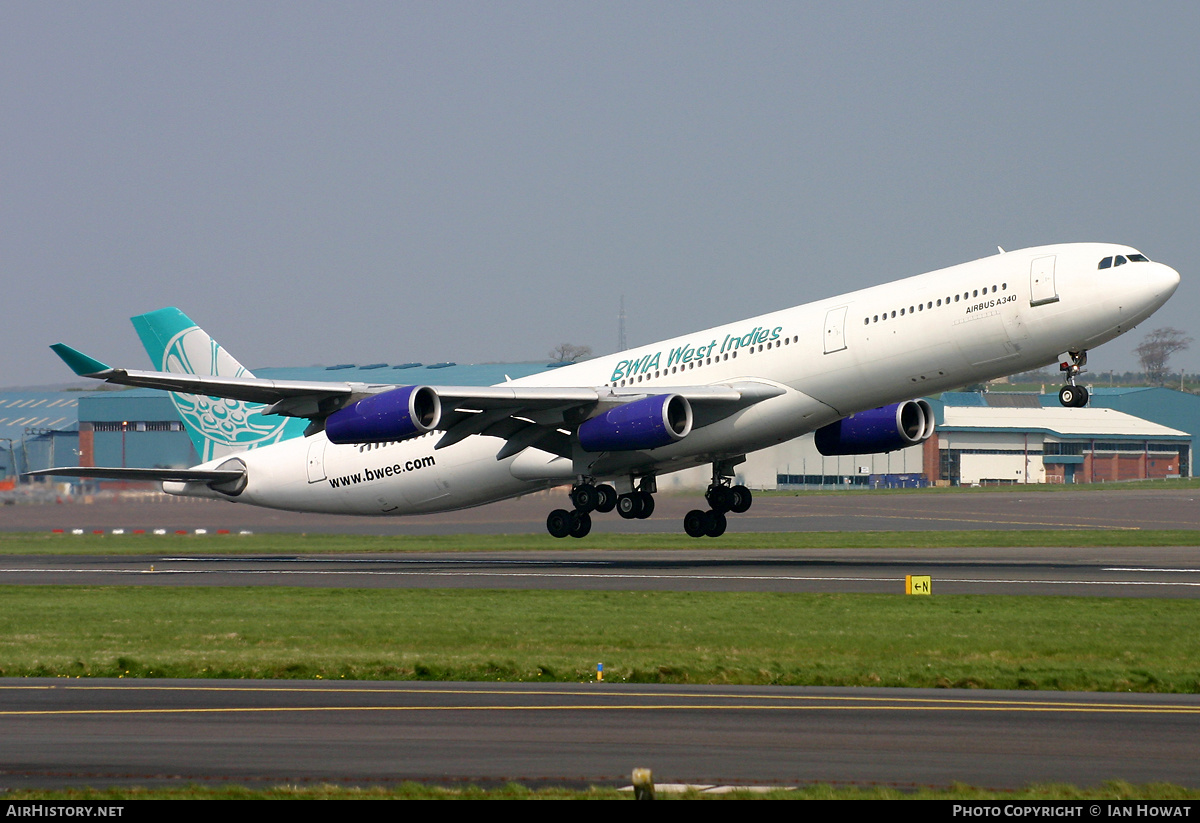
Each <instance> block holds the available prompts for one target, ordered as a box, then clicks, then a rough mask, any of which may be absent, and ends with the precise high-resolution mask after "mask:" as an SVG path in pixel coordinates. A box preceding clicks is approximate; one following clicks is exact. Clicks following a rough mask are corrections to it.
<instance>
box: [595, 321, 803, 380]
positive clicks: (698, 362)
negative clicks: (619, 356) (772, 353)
mask: <svg viewBox="0 0 1200 823" xmlns="http://www.w3.org/2000/svg"><path fill="white" fill-rule="evenodd" d="M799 342H800V335H798V334H797V335H793V336H792V337H785V338H783V339H782V340H770V341H768V342H766V343H758V344H756V345H753V346H746V347H744V348H736V349H732V350H730V351H727V352H724V353H722V354H716V355H712V356H710V357H703V358H699V357H698V358H696V359H695V360H689V361H688V362H686V363H680V364H678V365H675V366H671V367H670V368H666V369H657V370H655V371H653V372H646V373H645V374H639V375H637V376H636V377H627V378H625V379H623V380H619V381H617V382H615V383H605V384H604V385H605V386H607V387H609V388H620V387H622V386H632V385H634V384H636V383H643V382H646V383H648V382H650V381H651V380H655V379H658V378H659V377H667V376H668V375H672V374H678V373H680V372H685V371H691V370H692V369H700V368H704V367H705V366H711V365H712V364H713V363H721V362H723V361H726V360H736V359H737V356H738V352H739V351H740V352H742V353H744V354H754V353H755V352H756V351H760V352H761V351H767V350H768V349H778V348H782V347H783V346H790V345H792V344H794V343H799Z"/></svg>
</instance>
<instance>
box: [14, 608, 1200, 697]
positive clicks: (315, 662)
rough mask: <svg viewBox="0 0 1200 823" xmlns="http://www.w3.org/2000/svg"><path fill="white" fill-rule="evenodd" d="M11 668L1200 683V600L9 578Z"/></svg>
mask: <svg viewBox="0 0 1200 823" xmlns="http://www.w3.org/2000/svg"><path fill="white" fill-rule="evenodd" d="M0 597H2V598H3V602H4V604H5V608H4V609H3V610H2V612H0V675H2V676H6V677H14V676H15V677H25V676H50V677H55V676H59V677H79V676H82V677H221V678H245V677H250V678H304V679H317V678H321V679H339V678H346V679H361V680H414V679H415V680H420V679H428V680H489V681H497V680H501V681H562V682H578V681H583V680H588V679H592V678H593V677H594V676H595V670H596V665H597V664H598V663H603V664H604V670H605V679H606V680H609V681H617V682H621V681H625V682H641V683H646V682H663V683H702V684H705V683H732V684H762V685H772V684H778V685H824V686H895V687H967V688H992V689H1069V690H1085V691H1146V692H1196V691H1200V638H1197V636H1196V633H1195V626H1196V625H1198V623H1200V601H1192V600H1151V599H1142V598H1138V599H1110V598H1096V597H1087V598H1074V597H1020V598H1012V597H1002V596H966V595H963V596H938V597H932V598H930V597H923V598H915V597H905V596H904V595H867V594H774V593H744V592H716V593H714V592H564V591H480V590H407V589H291V588H273V587H272V588H169V589H164V588H152V587H86V586H8V587H2V588H0Z"/></svg>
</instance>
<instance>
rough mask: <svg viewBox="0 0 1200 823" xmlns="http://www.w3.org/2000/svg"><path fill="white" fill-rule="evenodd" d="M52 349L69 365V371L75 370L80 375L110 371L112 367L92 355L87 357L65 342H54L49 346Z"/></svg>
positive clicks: (85, 375)
mask: <svg viewBox="0 0 1200 823" xmlns="http://www.w3.org/2000/svg"><path fill="white" fill-rule="evenodd" d="M50 348H51V349H53V350H54V353H55V354H57V355H58V356H59V357H60V358H61V359H62V361H63V362H64V363H66V364H67V365H68V366H70V367H71V371H73V372H75V373H76V374H77V375H79V376H80V377H87V376H88V375H92V374H99V373H101V372H106V371H112V368H111V367H109V366H106V365H105V364H104V363H101V362H100V361H99V360H96V359H95V358H93V357H88V356H87V355H86V354H84V353H83V352H81V351H79V350H78V349H73V348H71V347H70V346H68V345H67V344H66V343H55V344H54V345H53V346H51V347H50Z"/></svg>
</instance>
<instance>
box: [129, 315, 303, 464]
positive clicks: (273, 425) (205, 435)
mask: <svg viewBox="0 0 1200 823" xmlns="http://www.w3.org/2000/svg"><path fill="white" fill-rule="evenodd" d="M131 320H132V322H133V327H134V329H136V330H137V333H138V337H140V338H141V341H142V346H143V347H144V348H145V349H146V354H148V355H150V361H151V362H152V363H153V364H154V368H155V369H158V370H159V371H165V372H171V373H173V374H196V375H215V376H219V377H254V375H253V374H251V373H250V371H249V370H248V369H247V368H246V367H245V366H243V365H242V364H241V363H239V362H238V361H237V360H236V359H235V358H234V357H233V355H231V354H230V353H229V352H227V351H226V350H225V349H223V348H222V347H221V346H220V344H219V343H217V341H215V340H213V339H212V337H210V336H209V335H208V333H207V332H206V331H204V330H203V329H202V328H200V327H199V326H197V325H196V324H195V323H193V322H192V320H191V319H190V318H189V317H188V316H187V315H186V314H184V313H183V312H181V311H180V310H179V309H176V308H167V309H159V310H158V311H152V312H149V313H147V314H140V315H138V316H137V317H133V318H131ZM171 400H172V401H173V402H174V403H175V409H176V411H178V412H179V417H180V419H181V420H182V421H183V426H184V428H185V429H186V430H187V433H188V435H189V436H190V437H191V438H192V443H193V444H194V445H195V447H196V452H197V454H199V455H200V459H201V462H205V463H207V462H208V461H210V460H215V459H217V458H219V457H225V456H226V455H231V454H237V453H238V452H243V451H246V450H247V449H254V448H258V447H259V446H266V445H270V444H272V443H278V442H279V441H280V440H287V439H290V438H292V437H299V436H301V435H302V434H303V433H304V427H305V425H306V421H304V420H300V419H296V418H291V417H279V416H274V415H272V416H265V415H263V414H261V410H262V408H263V406H262V404H260V403H247V402H244V401H240V400H222V399H220V398H215V397H206V396H204V395H196V394H183V393H180V392H171Z"/></svg>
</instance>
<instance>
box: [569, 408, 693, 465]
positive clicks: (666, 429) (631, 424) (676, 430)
mask: <svg viewBox="0 0 1200 823" xmlns="http://www.w3.org/2000/svg"><path fill="white" fill-rule="evenodd" d="M691 430H692V404H691V403H689V402H688V401H687V398H686V397H681V396H679V395H678V394H660V395H657V396H655V397H644V398H642V399H641V400H634V401H632V402H630V403H626V404H624V405H622V406H617V407H616V408H615V409H609V410H608V411H606V412H605V413H604V414H600V415H597V416H595V417H593V418H591V419H590V420H585V421H584V422H583V423H582V424H581V425H580V426H579V445H581V446H582V447H583V450H584V451H589V452H622V451H637V450H639V449H656V448H658V447H659V446H667V445H670V444H671V443H674V442H675V441H676V440H682V439H683V438H684V437H687V435H688V432H690V431H691Z"/></svg>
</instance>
